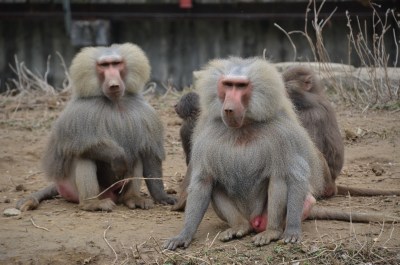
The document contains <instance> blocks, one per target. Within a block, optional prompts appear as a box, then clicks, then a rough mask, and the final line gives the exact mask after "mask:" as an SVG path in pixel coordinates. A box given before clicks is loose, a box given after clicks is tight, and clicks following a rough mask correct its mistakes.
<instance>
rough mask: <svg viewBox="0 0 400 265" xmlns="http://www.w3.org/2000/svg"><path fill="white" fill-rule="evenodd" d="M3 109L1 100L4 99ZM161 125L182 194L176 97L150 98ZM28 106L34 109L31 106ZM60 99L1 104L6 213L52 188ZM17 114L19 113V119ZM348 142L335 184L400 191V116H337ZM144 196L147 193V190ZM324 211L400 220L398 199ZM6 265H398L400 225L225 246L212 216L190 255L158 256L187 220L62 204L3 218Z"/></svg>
mask: <svg viewBox="0 0 400 265" xmlns="http://www.w3.org/2000/svg"><path fill="white" fill-rule="evenodd" d="M2 100H3V99H2ZM149 100H150V102H151V104H152V105H153V106H154V107H155V108H156V109H157V111H158V112H159V115H160V117H161V119H162V121H163V123H164V128H165V148H166V154H167V158H166V161H165V162H164V164H163V170H164V182H165V186H166V189H167V190H168V191H170V192H173V191H179V189H178V186H179V181H180V180H181V179H182V177H183V175H184V174H185V170H186V165H185V161H184V155H183V151H182V147H181V143H180V140H179V127H180V124H181V122H180V119H179V118H178V116H177V115H176V114H175V112H174V110H173V105H174V104H175V102H176V101H177V100H178V96H177V95H175V94H173V93H169V94H167V96H165V97H158V98H156V97H149ZM27 102H28V103H27ZM58 103H63V101H60V100H59V99H57V98H54V97H52V98H50V97H49V98H46V97H42V98H38V99H34V98H32V99H30V100H27V101H26V102H25V103H24V102H23V103H20V104H18V102H15V101H13V100H10V102H9V103H5V104H2V105H0V210H1V211H2V212H3V210H4V209H7V208H12V207H15V204H16V201H17V200H18V199H20V198H22V197H24V196H27V195H28V194H30V193H31V192H34V191H36V190H38V189H40V188H42V187H44V186H45V185H47V184H46V181H45V180H44V176H43V173H42V171H41V169H40V163H39V160H40V157H41V155H42V153H43V150H44V145H45V142H46V139H47V135H48V132H49V129H50V126H51V124H52V122H53V121H54V120H55V118H56V117H57V116H58V114H59V112H60V111H61V110H62V108H63V106H64V105H63V104H58ZM17 107H18V111H15V110H16V108H17ZM336 110H337V117H338V121H339V125H340V128H341V132H342V136H343V138H344V139H345V166H344V169H343V172H342V174H341V175H340V176H339V179H338V181H337V182H338V183H339V184H346V185H353V186H358V187H369V188H380V189H400V149H399V145H400V111H368V112H365V113H362V112H361V111H360V110H358V109H355V108H352V107H345V106H339V107H336ZM142 191H143V192H144V193H146V194H148V192H147V189H146V188H145V186H144V185H143V188H142ZM319 204H321V205H324V206H327V207H331V208H337V209H343V210H347V211H360V212H365V211H371V212H376V213H382V214H386V215H391V216H396V217H400V198H399V197H395V196H379V197H369V198H366V197H351V198H350V197H340V196H338V197H334V198H331V199H328V200H324V201H320V202H319ZM0 220H1V225H0V264H182V263H183V264H198V263H203V264H279V263H285V262H289V261H291V260H300V263H297V264H361V263H366V262H372V263H373V264H399V263H400V254H399V253H400V224H398V223H395V224H391V223H370V224H358V223H348V222H340V221H312V220H307V221H305V222H303V225H302V228H303V235H304V236H303V242H302V243H301V244H296V245H284V244H281V243H279V242H274V243H272V244H270V245H268V246H263V247H255V246H253V245H252V242H251V236H248V237H245V238H243V239H240V240H233V241H230V242H228V243H222V242H219V241H218V240H215V238H216V237H217V235H218V233H219V232H220V231H222V230H224V229H225V228H226V227H227V226H226V224H224V223H223V222H222V221H221V220H219V219H218V218H217V217H216V215H215V214H214V212H213V210H212V208H211V207H210V209H209V210H208V211H207V213H206V216H205V218H204V219H203V221H202V223H201V225H200V228H199V230H198V231H197V233H196V236H195V240H194V241H193V243H192V244H191V246H190V247H189V248H188V249H186V250H179V251H177V252H166V251H162V250H161V249H160V246H161V244H162V242H163V241H164V239H166V238H168V237H171V236H173V235H176V234H177V233H178V232H179V231H180V229H181V228H182V226H183V220H184V214H183V213H180V212H171V211H170V206H163V205H156V206H155V208H153V209H150V210H140V209H137V210H129V209H128V208H126V207H124V206H122V205H119V206H117V207H116V208H115V210H114V211H113V212H85V211H81V210H79V209H78V206H77V205H76V204H72V203H68V202H66V201H64V200H63V199H61V198H56V199H54V200H50V201H45V202H43V203H42V204H41V205H40V207H39V208H38V209H37V210H34V211H28V212H24V213H22V214H21V215H20V216H14V217H5V216H4V215H2V216H1V217H0Z"/></svg>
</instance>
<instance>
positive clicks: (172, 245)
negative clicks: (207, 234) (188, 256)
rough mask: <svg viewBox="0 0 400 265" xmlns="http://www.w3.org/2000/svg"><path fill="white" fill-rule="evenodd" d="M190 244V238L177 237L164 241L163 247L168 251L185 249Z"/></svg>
mask: <svg viewBox="0 0 400 265" xmlns="http://www.w3.org/2000/svg"><path fill="white" fill-rule="evenodd" d="M190 242H192V237H190V236H185V235H178V236H176V237H173V238H170V239H168V240H167V241H165V243H164V245H163V247H164V249H168V250H175V249H177V248H178V247H183V248H187V247H188V246H189V245H190Z"/></svg>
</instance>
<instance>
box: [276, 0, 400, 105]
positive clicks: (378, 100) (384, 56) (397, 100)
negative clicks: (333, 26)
mask: <svg viewBox="0 0 400 265" xmlns="http://www.w3.org/2000/svg"><path fill="white" fill-rule="evenodd" d="M324 4H325V0H324V1H322V2H321V3H320V4H319V6H318V5H317V3H316V1H315V0H309V3H308V5H307V8H306V11H305V21H304V30H295V31H290V32H287V31H285V30H284V29H283V28H282V27H280V26H279V25H277V24H275V26H276V27H277V28H279V29H280V30H281V31H282V32H283V33H284V34H285V35H286V36H287V37H288V39H289V41H290V43H291V45H292V47H293V50H294V59H293V60H294V61H296V60H297V49H296V45H295V43H294V42H293V41H292V39H291V35H293V34H301V35H302V36H303V37H304V38H305V39H306V40H307V43H308V45H309V47H310V49H311V51H312V54H313V58H312V60H313V61H315V62H317V63H318V65H319V72H320V73H321V75H322V77H323V78H324V79H325V80H326V85H327V86H328V87H330V88H332V89H333V90H334V91H335V92H336V93H337V94H338V95H339V96H340V98H341V99H342V100H343V101H344V102H348V103H350V104H351V105H353V106H357V107H360V108H363V109H368V108H395V109H397V108H400V91H399V89H400V82H399V74H398V73H393V72H394V70H393V69H392V68H391V67H389V66H393V67H396V66H397V60H398V57H399V47H398V45H397V40H398V36H397V35H396V31H398V30H399V29H400V23H399V22H398V20H397V18H396V16H395V13H394V10H387V12H386V13H385V16H384V17H381V16H380V15H379V12H378V11H377V8H379V6H376V5H375V4H373V3H372V2H371V3H370V7H371V12H372V25H368V23H367V22H366V21H364V22H361V21H360V19H359V18H358V17H356V18H355V20H356V23H355V25H354V23H353V22H352V16H351V15H350V14H349V13H347V14H346V15H347V27H348V30H349V32H348V34H347V36H348V41H349V43H348V57H349V58H351V57H352V53H353V52H355V54H356V55H357V57H358V58H359V60H360V64H361V67H362V68H359V69H356V70H355V71H349V69H348V68H346V69H342V70H341V71H339V72H338V71H337V70H336V69H333V67H332V64H331V59H330V56H329V53H328V51H327V50H326V48H325V44H324V38H323V31H324V27H325V25H327V23H328V22H329V21H330V20H331V18H332V16H333V14H334V13H335V12H336V9H334V10H333V11H332V12H331V14H330V15H329V16H328V17H327V18H325V19H324V18H320V12H321V10H322V8H323V6H324ZM310 12H313V16H312V19H311V20H310V19H309V13H310ZM391 19H392V20H393V21H394V22H395V23H392V24H391V23H390V20H391ZM310 24H311V26H312V29H313V31H312V32H309V30H308V29H309V26H310ZM392 25H396V26H395V27H396V28H392ZM369 28H372V29H373V33H372V35H369V34H368V32H369V31H368V29H369ZM388 34H391V35H392V36H391V37H393V39H394V43H395V44H396V50H395V51H394V54H393V53H390V52H392V51H387V49H386V45H385V39H387V36H388ZM349 60H350V59H349ZM349 64H351V61H349Z"/></svg>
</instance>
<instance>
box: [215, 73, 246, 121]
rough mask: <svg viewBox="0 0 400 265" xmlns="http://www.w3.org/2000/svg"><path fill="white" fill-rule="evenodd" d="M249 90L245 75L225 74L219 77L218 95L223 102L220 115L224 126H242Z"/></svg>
mask: <svg viewBox="0 0 400 265" xmlns="http://www.w3.org/2000/svg"><path fill="white" fill-rule="evenodd" d="M251 92H252V85H251V82H250V80H249V79H248V77H247V76H236V75H225V76H222V77H221V78H220V80H219V82H218V97H219V99H220V100H221V102H222V103H223V106H222V113H221V115H222V120H223V121H224V123H225V124H226V126H229V127H232V128H240V127H242V126H243V124H244V121H245V114H246V110H247V107H248V105H249V101H250V98H251Z"/></svg>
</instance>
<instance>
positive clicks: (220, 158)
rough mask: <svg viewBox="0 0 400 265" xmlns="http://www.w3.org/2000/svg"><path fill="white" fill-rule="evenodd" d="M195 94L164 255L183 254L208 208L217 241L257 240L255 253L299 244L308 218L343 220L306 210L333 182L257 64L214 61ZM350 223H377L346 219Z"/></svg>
mask: <svg viewBox="0 0 400 265" xmlns="http://www.w3.org/2000/svg"><path fill="white" fill-rule="evenodd" d="M195 87H196V89H198V90H199V93H200V105H201V113H200V117H199V120H198V123H197V125H196V127H195V131H194V134H193V146H192V154H191V161H190V163H189V168H188V174H189V175H188V176H189V177H190V184H189V187H188V198H187V205H186V211H185V224H184V228H183V229H182V231H181V232H180V233H179V235H177V236H175V237H173V238H170V239H169V240H167V241H166V242H165V243H164V248H166V249H170V250H175V249H176V248H178V247H187V246H188V245H189V244H190V242H191V241H192V239H193V236H194V234H195V232H196V230H197V228H198V226H199V224H200V222H201V220H202V218H203V216H204V213H205V211H206V210H207V208H208V205H209V203H210V202H211V203H212V206H213V208H214V211H215V212H216V213H217V215H218V216H219V217H220V218H221V219H222V220H224V221H226V222H227V223H228V225H229V226H230V228H229V229H227V230H226V231H224V232H222V233H221V234H220V239H221V240H222V241H228V240H231V239H233V238H241V237H243V236H245V235H247V234H249V233H250V232H257V233H258V234H256V235H255V236H254V238H253V242H254V244H255V245H258V246H260V245H265V244H269V243H270V242H271V241H274V240H278V239H280V238H282V239H283V241H284V242H286V243H288V242H298V241H300V236H301V221H302V220H304V219H306V218H309V217H310V218H318V219H338V220H349V219H350V214H348V213H345V212H342V211H335V210H329V209H324V208H319V207H313V205H314V204H315V202H316V200H315V198H319V197H322V196H324V194H325V187H326V186H327V185H329V184H327V182H332V178H331V177H330V172H329V168H328V165H327V163H326V161H325V159H324V157H323V155H322V154H321V153H320V152H319V151H318V149H317V148H316V147H315V145H314V143H313V142H312V140H311V138H310V136H309V135H308V133H307V131H306V130H305V129H304V128H303V127H302V126H301V125H300V122H299V120H298V118H297V116H296V113H295V111H294V106H293V105H292V103H291V102H290V100H289V98H288V97H287V96H286V91H285V86H284V83H283V79H282V77H281V75H280V74H279V73H278V72H277V70H276V69H275V67H273V66H272V65H271V64H270V63H268V62H267V61H265V60H263V59H259V58H248V59H242V58H238V57H231V58H229V59H221V60H213V61H211V62H210V63H209V64H208V65H207V66H206V67H205V68H204V70H203V72H202V74H201V76H200V77H199V78H198V79H197V80H196V84H195ZM325 176H329V177H325ZM351 218H352V220H353V221H357V222H359V221H378V220H382V218H383V216H375V215H372V214H358V213H352V214H351Z"/></svg>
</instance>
